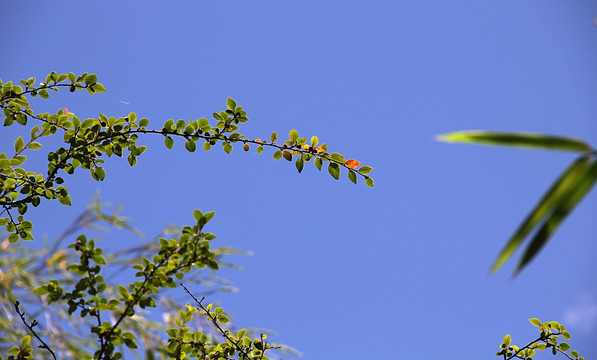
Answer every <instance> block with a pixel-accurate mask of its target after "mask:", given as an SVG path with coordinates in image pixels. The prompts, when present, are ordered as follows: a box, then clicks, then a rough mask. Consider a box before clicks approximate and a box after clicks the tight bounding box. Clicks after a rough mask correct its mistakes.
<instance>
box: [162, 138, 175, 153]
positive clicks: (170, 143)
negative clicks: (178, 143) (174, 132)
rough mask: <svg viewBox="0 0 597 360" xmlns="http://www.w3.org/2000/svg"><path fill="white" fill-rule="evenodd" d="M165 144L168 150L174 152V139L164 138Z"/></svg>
mask: <svg viewBox="0 0 597 360" xmlns="http://www.w3.org/2000/svg"><path fill="white" fill-rule="evenodd" d="M164 144H165V145H166V147H167V148H168V149H170V150H172V147H173V146H174V139H172V138H171V137H170V136H166V137H165V138H164Z"/></svg>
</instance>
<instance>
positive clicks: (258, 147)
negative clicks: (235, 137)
mask: <svg viewBox="0 0 597 360" xmlns="http://www.w3.org/2000/svg"><path fill="white" fill-rule="evenodd" d="M262 152H263V146H261V145H259V146H257V154H261V153H262Z"/></svg>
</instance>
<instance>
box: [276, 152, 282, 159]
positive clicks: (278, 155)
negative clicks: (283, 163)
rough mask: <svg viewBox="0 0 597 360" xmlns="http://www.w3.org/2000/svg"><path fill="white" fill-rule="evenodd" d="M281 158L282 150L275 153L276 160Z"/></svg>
mask: <svg viewBox="0 0 597 360" xmlns="http://www.w3.org/2000/svg"><path fill="white" fill-rule="evenodd" d="M281 157H282V152H281V151H280V150H278V151H276V152H275V153H274V160H280V158H281Z"/></svg>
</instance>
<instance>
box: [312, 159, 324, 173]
mask: <svg viewBox="0 0 597 360" xmlns="http://www.w3.org/2000/svg"><path fill="white" fill-rule="evenodd" d="M313 164H315V167H316V168H317V170H319V171H321V166H322V165H323V161H322V160H321V158H315V160H313Z"/></svg>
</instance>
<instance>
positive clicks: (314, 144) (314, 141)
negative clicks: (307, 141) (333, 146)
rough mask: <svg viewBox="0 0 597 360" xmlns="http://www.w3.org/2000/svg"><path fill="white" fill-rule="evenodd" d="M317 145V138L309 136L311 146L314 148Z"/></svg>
mask: <svg viewBox="0 0 597 360" xmlns="http://www.w3.org/2000/svg"><path fill="white" fill-rule="evenodd" d="M317 144H319V138H318V137H317V136H315V135H313V136H311V146H312V147H316V146H317Z"/></svg>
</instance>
